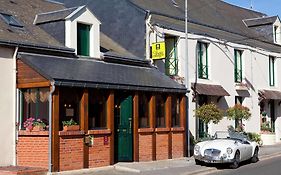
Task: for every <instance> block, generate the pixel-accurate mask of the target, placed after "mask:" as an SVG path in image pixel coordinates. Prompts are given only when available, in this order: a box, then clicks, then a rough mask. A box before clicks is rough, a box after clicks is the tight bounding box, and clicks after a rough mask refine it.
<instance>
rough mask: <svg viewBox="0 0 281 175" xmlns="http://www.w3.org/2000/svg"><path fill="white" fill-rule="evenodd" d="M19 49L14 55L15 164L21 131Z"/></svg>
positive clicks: (15, 162)
mask: <svg viewBox="0 0 281 175" xmlns="http://www.w3.org/2000/svg"><path fill="white" fill-rule="evenodd" d="M18 50H19V47H16V48H15V51H14V54H13V73H14V80H13V85H14V95H15V96H14V99H15V111H14V112H15V113H14V116H15V141H14V162H13V164H14V165H16V164H17V141H18V129H19V121H18V116H19V115H18V114H19V111H18V107H19V98H18V94H19V93H18V89H17V54H18Z"/></svg>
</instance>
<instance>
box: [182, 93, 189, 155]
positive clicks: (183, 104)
mask: <svg viewBox="0 0 281 175" xmlns="http://www.w3.org/2000/svg"><path fill="white" fill-rule="evenodd" d="M180 126H181V127H183V128H184V131H185V132H184V133H183V154H184V155H183V156H184V157H185V156H186V150H187V149H186V148H187V145H186V139H190V138H186V132H189V131H186V96H182V97H181V99H180ZM188 150H190V148H188Z"/></svg>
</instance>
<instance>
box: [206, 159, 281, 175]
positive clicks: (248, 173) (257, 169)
mask: <svg viewBox="0 0 281 175" xmlns="http://www.w3.org/2000/svg"><path fill="white" fill-rule="evenodd" d="M280 166H281V156H279V157H275V158H271V159H267V160H263V161H259V162H257V163H252V164H242V165H241V167H239V168H238V169H235V170H232V169H223V170H218V171H219V172H215V173H209V174H208V175H265V174H270V175H280V174H281V170H280ZM204 174H206V173H204Z"/></svg>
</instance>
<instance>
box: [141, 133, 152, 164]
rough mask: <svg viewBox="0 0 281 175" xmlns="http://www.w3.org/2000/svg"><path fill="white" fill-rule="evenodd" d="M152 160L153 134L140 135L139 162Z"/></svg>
mask: <svg viewBox="0 0 281 175" xmlns="http://www.w3.org/2000/svg"><path fill="white" fill-rule="evenodd" d="M151 160H152V133H150V134H144V133H142V134H139V161H140V162H142V161H151Z"/></svg>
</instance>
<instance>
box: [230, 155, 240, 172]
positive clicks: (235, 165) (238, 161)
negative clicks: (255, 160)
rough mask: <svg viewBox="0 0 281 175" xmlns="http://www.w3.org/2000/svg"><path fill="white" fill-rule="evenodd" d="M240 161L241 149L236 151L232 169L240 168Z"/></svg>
mask: <svg viewBox="0 0 281 175" xmlns="http://www.w3.org/2000/svg"><path fill="white" fill-rule="evenodd" d="M239 163H240V153H239V151H236V153H235V156H234V160H233V162H232V164H231V165H230V168H232V169H236V168H238V167H239Z"/></svg>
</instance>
